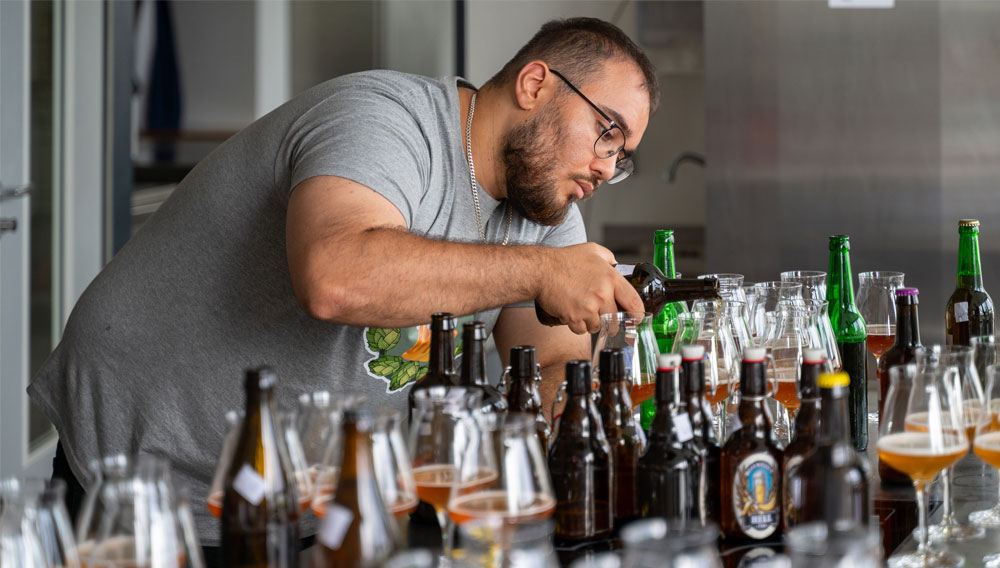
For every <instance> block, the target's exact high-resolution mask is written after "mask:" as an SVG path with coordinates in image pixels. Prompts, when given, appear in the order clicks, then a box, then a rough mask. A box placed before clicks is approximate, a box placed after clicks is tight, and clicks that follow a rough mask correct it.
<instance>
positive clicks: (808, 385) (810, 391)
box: [799, 363, 823, 400]
mask: <svg viewBox="0 0 1000 568" xmlns="http://www.w3.org/2000/svg"><path fill="white" fill-rule="evenodd" d="M822 368H823V364H822V363H803V364H802V372H801V373H800V378H799V399H800V400H812V399H818V398H819V387H817V386H816V380H817V379H818V378H819V373H820V370H821V369H822Z"/></svg>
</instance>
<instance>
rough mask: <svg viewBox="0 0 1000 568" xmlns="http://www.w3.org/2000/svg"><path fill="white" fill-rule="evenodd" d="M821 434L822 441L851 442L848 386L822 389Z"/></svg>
mask: <svg viewBox="0 0 1000 568" xmlns="http://www.w3.org/2000/svg"><path fill="white" fill-rule="evenodd" d="M820 397H821V402H820V419H819V434H818V436H817V438H818V440H819V441H820V442H826V443H833V442H844V443H848V444H849V443H850V441H851V440H850V436H851V432H850V425H849V423H848V421H847V420H848V415H847V388H846V387H833V388H828V389H821V395H820Z"/></svg>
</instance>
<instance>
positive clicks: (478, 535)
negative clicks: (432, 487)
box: [458, 518, 559, 568]
mask: <svg viewBox="0 0 1000 568" xmlns="http://www.w3.org/2000/svg"><path fill="white" fill-rule="evenodd" d="M554 528H555V523H553V522H552V521H535V522H528V523H518V524H516V525H507V524H505V523H504V522H503V521H502V520H501V519H499V518H479V519H474V520H471V521H469V522H467V523H463V524H462V525H460V526H459V529H458V530H459V534H460V535H461V541H462V546H463V547H464V552H465V554H464V559H463V561H462V562H461V563H460V564H459V565H460V566H462V567H467V568H557V567H558V566H559V561H558V559H557V558H556V553H555V550H554V549H553V547H552V534H553V532H554Z"/></svg>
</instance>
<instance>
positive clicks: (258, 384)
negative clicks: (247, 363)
mask: <svg viewBox="0 0 1000 568" xmlns="http://www.w3.org/2000/svg"><path fill="white" fill-rule="evenodd" d="M277 380H278V377H277V375H275V373H274V369H272V368H271V367H268V366H267V365H264V366H262V367H257V368H256V369H247V374H246V386H247V388H257V389H260V390H271V389H273V388H274V384H275V382H276V381H277Z"/></svg>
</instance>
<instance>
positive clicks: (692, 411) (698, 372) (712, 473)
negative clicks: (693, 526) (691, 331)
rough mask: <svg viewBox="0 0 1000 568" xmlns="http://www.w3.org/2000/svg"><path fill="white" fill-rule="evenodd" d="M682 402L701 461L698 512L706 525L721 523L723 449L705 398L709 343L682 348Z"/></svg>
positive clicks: (696, 507)
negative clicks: (720, 487) (706, 346)
mask: <svg viewBox="0 0 1000 568" xmlns="http://www.w3.org/2000/svg"><path fill="white" fill-rule="evenodd" d="M680 383H681V401H682V402H683V401H686V406H687V412H688V416H690V417H691V430H692V431H693V432H694V438H693V439H692V440H691V441H690V442H688V444H690V448H691V449H692V451H694V452H695V453H696V454H697V455H698V458H699V460H700V462H701V463H700V468H699V471H698V476H697V483H696V484H695V512H696V517H697V518H698V520H699V521H700V522H701V524H702V525H705V524H707V523H708V522H709V521H711V522H714V523H718V522H719V483H718V479H719V466H720V463H721V459H722V449H721V448H720V447H719V441H718V438H717V436H716V434H715V427H714V426H713V425H712V408H711V406H710V405H709V403H708V400H706V399H705V346H704V345H685V346H683V347H681V381H680Z"/></svg>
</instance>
